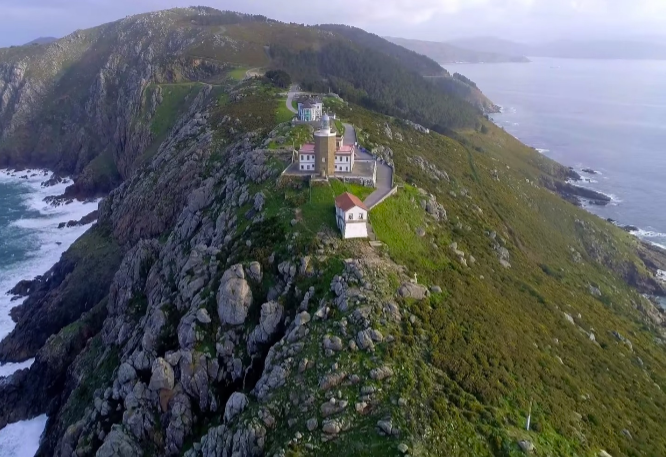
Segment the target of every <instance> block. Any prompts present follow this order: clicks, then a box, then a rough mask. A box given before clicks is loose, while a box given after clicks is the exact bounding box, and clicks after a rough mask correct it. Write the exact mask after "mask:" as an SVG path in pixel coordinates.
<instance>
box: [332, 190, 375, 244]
mask: <svg viewBox="0 0 666 457" xmlns="http://www.w3.org/2000/svg"><path fill="white" fill-rule="evenodd" d="M335 219H336V221H337V224H338V228H339V229H340V232H342V238H344V239H349V238H367V237H368V226H367V225H366V224H367V222H368V208H367V207H366V206H365V205H364V204H363V202H362V201H361V200H359V198H358V197H357V196H356V195H352V194H350V193H349V192H345V193H344V194H342V195H340V196H339V197H338V198H336V199H335Z"/></svg>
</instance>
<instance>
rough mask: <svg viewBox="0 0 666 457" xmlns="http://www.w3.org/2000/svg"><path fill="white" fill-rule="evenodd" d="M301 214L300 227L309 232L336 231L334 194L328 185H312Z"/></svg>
mask: <svg viewBox="0 0 666 457" xmlns="http://www.w3.org/2000/svg"><path fill="white" fill-rule="evenodd" d="M301 214H302V220H301V223H302V225H303V226H304V227H305V228H307V229H308V230H309V231H311V232H314V233H316V232H318V231H320V230H322V229H331V230H336V227H337V226H336V222H335V193H334V192H333V188H332V187H331V186H330V185H329V183H312V185H311V186H310V189H309V194H308V197H307V202H306V203H305V204H304V205H303V206H302V208H301Z"/></svg>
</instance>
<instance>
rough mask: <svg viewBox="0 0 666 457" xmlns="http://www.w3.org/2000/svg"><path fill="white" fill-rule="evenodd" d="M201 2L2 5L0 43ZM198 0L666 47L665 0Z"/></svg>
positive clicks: (404, 30)
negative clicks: (665, 29) (636, 41)
mask: <svg viewBox="0 0 666 457" xmlns="http://www.w3.org/2000/svg"><path fill="white" fill-rule="evenodd" d="M196 1H197V0H193V1H192V0H190V1H187V0H186V1H181V0H166V1H158V0H132V1H129V0H114V1H109V0H79V1H77V2H73V1H71V0H24V1H19V0H0V46H1V47H4V46H10V45H19V44H24V43H27V42H29V41H31V40H33V39H35V38H38V37H43V36H55V37H62V36H65V35H68V34H69V33H71V32H73V31H74V30H77V29H83V28H88V27H93V26H96V25H100V24H103V23H106V22H111V21H115V20H118V19H121V18H123V17H125V16H127V15H131V14H138V13H145V12H149V11H155V10H160V9H167V8H172V7H177V6H179V7H183V6H190V4H191V3H194V2H196ZM200 3H201V4H204V5H205V6H211V7H213V8H217V9H223V10H232V11H238V12H243V13H251V14H262V15H265V16H267V17H269V18H272V19H277V20H280V21H285V22H297V23H306V24H320V23H344V24H349V25H353V26H357V27H360V28H363V29H365V30H367V31H369V32H372V33H376V34H378V35H382V36H394V37H403V38H415V39H421V40H430V41H446V40H450V39H455V38H462V37H478V36H496V37H500V38H505V39H508V40H514V41H520V42H523V43H538V42H544V41H549V40H558V39H591V40H599V39H608V40H612V39H628V38H630V39H645V40H656V41H662V42H664V43H666V34H664V33H663V32H662V29H663V26H664V25H666V1H663V0H632V1H631V2H628V1H625V0H571V1H565V2H562V1H561V0H386V1H383V2H379V1H377V0H339V1H338V2H337V3H336V6H337V7H336V8H331V3H330V2H316V3H315V2H308V1H306V0H291V1H288V2H279V3H278V2H273V1H269V0H254V1H251V2H249V1H247V0H228V1H202V2H200ZM286 6H288V7H286Z"/></svg>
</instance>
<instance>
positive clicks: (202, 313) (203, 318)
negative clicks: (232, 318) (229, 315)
mask: <svg viewBox="0 0 666 457" xmlns="http://www.w3.org/2000/svg"><path fill="white" fill-rule="evenodd" d="M197 320H198V321H199V322H201V323H202V324H210V323H211V322H212V320H211V318H210V315H209V314H208V311H206V309H205V308H201V309H199V311H197Z"/></svg>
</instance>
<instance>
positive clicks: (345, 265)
mask: <svg viewBox="0 0 666 457" xmlns="http://www.w3.org/2000/svg"><path fill="white" fill-rule="evenodd" d="M155 17H157V18H160V20H162V19H164V18H167V19H168V18H171V19H173V18H174V17H175V18H181V19H179V20H178V21H176V22H177V23H181V22H179V21H184V22H185V23H186V25H183V28H182V29H181V28H176V29H175V30H176V31H175V32H173V33H174V34H175V35H174V36H180V37H181V38H182V37H183V34H187V33H190V32H188V31H191V30H192V29H190V27H191V25H192V24H193V23H195V24H204V25H197V26H196V27H197V28H196V33H197V34H198V33H202V34H204V35H195V38H196V39H195V41H193V42H192V45H193V46H194V47H193V48H191V49H189V48H188V49H189V50H188V51H187V53H189V54H187V53H186V54H184V55H177V56H176V60H173V59H174V56H173V55H172V54H170V53H169V52H164V53H157V51H155V54H154V55H153V56H152V57H151V61H153V62H163V64H162V65H164V66H163V70H161V71H160V73H159V78H164V79H159V78H158V79H154V80H152V81H150V82H147V83H146V85H145V87H144V89H143V90H142V91H141V93H140V95H139V102H138V106H137V107H136V108H135V111H134V113H133V115H132V117H131V119H129V121H128V125H129V126H130V127H131V128H132V129H139V130H145V131H146V132H147V133H146V135H148V137H149V140H146V141H145V142H144V143H143V145H144V147H143V148H141V149H137V154H136V158H135V159H133V160H134V162H135V163H136V165H134V166H136V171H135V172H131V173H130V176H129V177H128V178H126V179H124V180H123V183H122V184H120V185H119V186H118V187H117V188H115V189H114V190H113V191H112V192H111V193H110V194H109V195H108V196H106V198H105V199H104V201H103V202H102V204H101V205H100V211H99V220H98V222H97V224H96V225H95V226H93V228H91V229H90V230H89V231H88V232H87V233H86V234H85V235H84V236H83V237H82V238H81V239H80V240H78V241H77V242H76V243H75V244H74V245H73V246H72V247H71V248H70V250H68V252H67V253H66V254H65V255H64V256H63V257H62V259H61V260H60V262H58V264H56V265H55V266H54V267H53V268H52V269H51V270H50V271H49V272H48V273H46V274H45V275H44V276H43V277H40V278H37V279H36V280H35V281H33V282H30V283H27V284H21V285H20V287H17V288H16V289H15V291H14V292H16V293H22V294H27V299H26V301H25V302H24V303H23V305H21V306H20V307H19V308H18V309H17V310H15V311H14V313H13V315H14V316H15V317H16V318H17V319H18V325H17V328H16V330H15V331H14V332H12V334H11V335H10V336H9V337H8V338H7V339H5V340H4V341H3V342H2V343H1V344H0V361H3V362H4V361H9V360H14V361H21V360H25V359H28V358H31V357H35V362H34V364H33V365H32V366H31V367H30V369H25V370H21V371H19V372H17V373H16V374H15V375H14V376H13V377H12V378H11V380H7V381H3V382H0V426H4V425H5V424H7V423H10V422H16V421H19V420H23V419H26V418H30V417H34V416H35V415H39V414H44V413H47V414H48V417H49V420H48V423H47V428H46V431H45V434H44V436H43V438H42V441H41V444H40V449H39V451H38V453H37V455H39V456H63V457H64V456H71V455H77V456H79V457H84V456H93V455H97V456H103V457H104V456H112V455H119V454H120V455H133V456H134V455H136V456H142V455H143V456H171V455H184V456H187V457H199V456H202V457H203V456H205V457H209V456H217V455H235V456H239V457H240V456H260V455H285V456H287V455H290V456H306V455H317V456H329V455H360V456H371V455H395V456H398V455H404V454H406V453H408V454H409V455H414V456H430V455H433V456H437V455H447V456H469V455H474V456H498V455H499V456H520V455H524V453H525V452H529V453H531V454H533V455H537V456H548V455H579V456H606V455H609V454H610V455H612V456H616V457H617V456H630V455H646V456H647V455H649V456H652V455H664V454H665V453H666V437H664V435H663V433H661V432H662V430H663V411H664V408H665V407H666V394H665V393H664V389H665V388H666V352H665V349H664V347H665V345H666V343H665V341H666V316H665V315H664V313H663V312H662V311H660V310H659V308H657V307H656V306H655V305H654V304H653V303H652V302H651V301H650V300H649V299H648V298H647V297H646V296H644V295H643V294H646V295H663V294H664V293H665V292H666V291H665V290H664V284H663V283H662V282H660V281H659V280H658V278H656V276H655V272H656V270H666V253H665V252H663V251H661V250H658V249H650V250H648V249H646V248H645V247H644V246H643V245H642V244H641V243H640V242H639V241H638V240H637V239H636V238H634V237H632V236H631V235H629V234H627V233H625V232H624V231H622V230H620V229H619V228H617V227H615V226H614V225H612V224H610V223H608V222H606V221H603V220H601V219H599V218H597V217H595V216H593V215H591V214H589V213H587V212H585V211H583V210H582V209H580V208H577V207H575V206H574V205H571V204H570V203H568V202H567V201H565V200H563V199H562V198H560V197H559V196H557V195H556V194H555V193H553V192H551V190H550V189H556V188H557V184H561V183H563V182H564V180H566V179H567V178H568V176H569V175H570V171H569V170H568V169H566V168H565V167H563V166H561V165H559V164H557V163H555V162H553V161H551V160H549V159H547V158H545V157H544V156H542V155H541V154H538V153H537V152H536V151H535V150H533V149H531V148H528V147H526V146H525V145H522V144H521V143H520V142H519V141H518V140H516V139H515V138H513V137H511V136H510V135H508V134H506V133H505V132H504V131H502V130H501V129H499V128H497V127H496V126H494V125H493V124H491V123H490V122H488V121H487V120H485V119H484V118H483V117H482V116H481V115H480V114H477V118H476V120H475V125H474V126H473V127H476V128H470V127H466V128H460V129H455V130H449V131H448V132H447V133H448V136H444V135H440V134H438V133H437V132H433V131H430V132H429V133H425V129H422V128H418V126H415V125H414V124H413V123H410V122H406V121H405V120H404V119H402V118H399V117H389V116H387V115H385V114H382V113H380V112H377V111H374V110H371V109H368V108H366V107H364V106H361V105H359V104H354V103H349V102H348V101H344V100H340V99H338V98H335V97H327V98H326V99H325V103H326V105H327V108H328V109H331V110H334V111H335V112H336V114H337V115H338V116H339V117H340V119H341V120H343V121H345V122H349V123H351V124H352V125H353V126H354V127H355V129H356V133H357V139H358V141H359V142H360V143H361V144H362V145H363V146H364V147H366V148H367V149H369V150H371V151H372V152H373V154H375V155H376V156H377V157H380V158H381V159H382V160H384V162H386V163H388V164H391V166H393V167H394V168H395V181H396V184H397V185H398V191H397V193H396V194H395V195H394V196H392V197H390V198H388V199H387V200H385V201H384V202H383V203H382V204H381V205H379V206H377V207H376V208H374V209H373V210H372V211H371V212H370V215H369V217H370V220H369V222H370V223H371V225H372V227H373V230H374V232H375V234H376V236H377V240H378V241H379V242H380V244H379V245H377V244H376V243H375V244H374V245H370V244H369V243H368V242H367V241H365V240H341V239H340V238H339V235H338V229H337V227H336V221H335V210H334V199H335V197H336V196H337V195H339V194H341V193H342V192H345V191H349V192H352V193H356V194H358V195H367V192H368V189H364V188H362V187H360V186H358V185H354V184H351V183H345V182H341V181H338V180H335V179H331V180H329V181H328V182H309V181H308V180H306V179H300V178H299V177H294V178H289V177H284V176H281V173H282V171H283V170H284V167H285V166H287V164H289V163H290V162H291V160H292V156H293V151H292V150H291V144H292V143H293V144H294V145H295V146H296V147H298V146H299V145H300V144H302V143H303V142H305V141H308V140H310V141H311V140H312V130H311V129H309V128H308V127H307V126H292V125H291V123H288V122H282V121H283V120H284V119H283V116H282V111H283V110H284V103H285V97H284V94H283V93H282V89H280V88H277V87H273V86H271V85H270V83H269V82H268V81H267V80H265V79H263V78H254V79H247V80H236V79H234V76H237V75H238V73H239V72H240V71H235V72H233V73H231V74H230V72H229V69H230V68H234V69H236V70H242V69H244V68H248V67H249V65H252V64H254V65H255V67H254V68H256V66H258V65H266V66H270V65H280V64H284V62H282V61H279V60H275V59H273V60H271V54H270V52H273V50H274V49H275V48H276V45H275V44H274V45H272V46H271V49H269V51H270V52H269V53H267V52H266V49H265V48H264V46H265V44H266V43H279V44H280V46H281V47H280V53H281V54H280V55H281V56H287V58H291V57H293V56H301V57H302V56H312V55H314V56H315V58H313V59H312V60H304V61H301V62H300V66H298V67H297V68H299V69H306V68H308V66H307V65H304V64H303V62H305V63H307V64H309V63H313V64H314V65H315V69H316V71H317V72H321V73H319V77H322V76H323V75H326V77H327V78H332V77H337V78H340V79H342V78H343V77H348V78H350V79H349V80H348V81H349V82H347V84H348V85H349V86H352V87H353V88H354V89H355V90H359V89H358V87H367V86H363V84H365V82H364V81H355V80H354V79H353V78H352V76H353V75H351V76H348V75H346V74H344V73H343V72H342V70H335V69H329V67H328V66H327V64H326V62H322V61H320V60H319V59H322V60H323V59H325V56H330V55H334V54H333V53H332V52H331V51H328V50H327V49H340V50H344V51H345V52H351V53H358V55H360V56H363V57H369V58H371V60H366V62H367V63H368V65H369V64H371V63H372V64H374V63H375V62H378V65H379V66H380V67H379V68H380V69H388V68H393V69H400V70H398V71H399V72H400V75H404V73H403V72H404V71H405V70H404V69H402V67H399V66H393V67H391V66H389V62H393V64H394V65H395V62H396V60H397V61H398V62H400V59H401V58H400V57H399V56H398V57H396V56H395V55H394V56H393V57H391V56H390V55H387V54H386V53H382V52H377V51H376V50H374V49H370V51H374V52H372V53H371V52H370V51H369V50H368V48H362V47H360V46H359V45H358V44H356V42H352V43H353V46H351V45H349V42H350V40H349V38H346V37H342V36H340V35H335V34H331V32H330V31H325V30H320V29H317V28H313V27H308V28H305V27H300V26H291V25H286V24H280V23H274V22H270V21H269V22H267V21H266V20H265V18H264V19H261V18H252V17H246V16H243V17H242V18H243V19H242V20H240V21H239V19H238V18H239V17H238V16H233V15H230V13H218V12H214V11H211V10H208V9H186V10H177V11H168V12H161V13H156V14H155V15H146V16H139V17H138V18H130V19H129V20H128V23H131V24H134V25H136V24H137V23H139V22H144V23H150V24H147V25H146V27H152V26H155V24H156V23H154V22H152V19H153V18H155ZM183 18H185V19H183ZM149 19H150V20H149ZM171 19H169V20H171ZM230 22H231V23H230ZM157 24H162V23H161V22H158V23H157ZM159 27H161V26H157V29H159ZM198 27H204V28H203V29H199V28H198ZM208 27H210V29H208ZM221 28H223V29H224V34H222V35H221V34H220V33H221V32H220V30H221ZM157 29H156V30H152V32H151V35H153V36H155V35H156V34H158V30H157ZM208 32H210V35H205V33H208ZM193 33H194V32H193ZM357 33H358V32H355V34H357ZM105 36H106V39H108V40H110V41H113V40H120V41H122V38H123V37H122V36H121V35H120V34H119V35H111V34H110V32H109V35H105ZM221 37H226V40H228V41H225V46H221V47H218V46H217V45H216V43H219V42H220V40H222V38H221ZM201 38H204V39H203V40H201ZM174 40H175V38H174V39H173V40H169V41H167V42H166V43H167V44H168V43H171V44H173V45H176V44H177V42H176V41H174ZM232 40H233V41H232ZM273 40H274V41H273ZM377 43H378V44H375V45H374V46H377V45H382V43H381V42H377ZM382 46H383V45H382ZM313 47H314V48H315V49H316V50H317V51H320V53H316V52H314V51H313V50H312V49H313ZM137 49H140V47H139V48H137ZM155 49H157V48H155ZM387 49H391V48H390V47H389V48H387ZM20 52H22V53H23V52H26V51H25V50H20ZM223 53H224V54H223ZM406 55H407V56H410V57H409V58H414V57H413V56H411V55H410V54H406ZM223 59H228V60H223ZM349 61H351V62H355V60H354V57H352V58H351V59H349V60H348V61H347V62H349ZM232 62H233V63H232ZM289 62H291V61H289ZM88 63H89V64H90V65H92V63H90V62H88ZM290 65H295V66H296V65H299V62H298V61H297V62H295V63H291V64H290ZM356 65H357V66H356V68H357V69H364V67H363V66H362V65H361V63H360V62H359V63H357V64H356ZM97 70H99V71H102V70H103V68H102V67H100V68H98V69H97ZM346 70H348V69H345V71H346ZM335 71H339V72H340V73H334V72H335ZM127 72H128V74H129V73H131V69H127ZM92 73H96V71H93V72H92ZM322 73H323V74H322ZM123 74H124V73H123ZM336 75H337V76H336ZM417 76H418V75H417ZM405 78H409V79H408V81H409V82H414V81H417V79H415V77H414V76H413V75H412V74H409V75H406V76H405ZM441 79H442V80H444V78H441ZM449 79H450V78H449ZM132 81H134V80H133V79H127V80H123V81H119V82H118V84H119V86H118V87H119V89H118V90H119V92H126V91H128V90H129V88H128V87H126V86H125V84H130V87H131V84H132ZM393 81H394V80H393V79H391V78H387V79H376V80H375V84H376V85H377V86H378V88H377V89H376V90H378V91H380V92H381V91H382V90H384V91H386V92H389V93H391V91H392V90H393V87H392V83H393ZM459 82H460V83H461V84H466V85H467V86H469V87H472V83H471V82H464V81H459ZM353 84H356V85H353ZM426 84H428V85H427V86H426V85H424V86H421V87H420V88H418V90H425V89H424V88H429V89H430V90H431V91H432V92H431V93H432V100H433V101H432V103H447V101H441V99H440V98H438V97H440V94H441V93H445V92H440V91H441V90H442V89H440V88H437V87H436V86H435V84H434V83H429V82H426ZM348 90H349V91H350V93H352V94H353V92H352V91H351V88H349V89H348ZM371 95H372V94H371V93H369V94H368V96H371ZM375 100H379V98H375ZM456 103H457V102H456ZM453 106H456V104H455V103H454V105H453ZM379 108H381V109H382V110H384V109H386V108H387V107H379ZM447 108H449V109H450V108H451V107H450V106H449V107H447ZM413 114H414V115H424V114H423V113H419V112H416V113H413ZM109 122H111V123H113V122H114V119H103V120H102V123H103V125H104V126H105V127H106V128H108V126H107V125H106V123H109ZM114 125H115V124H114ZM280 145H290V146H289V147H288V148H285V149H281V148H280ZM530 411H531V424H532V426H531V428H530V430H526V429H525V419H526V417H527V415H528V413H529V412H530ZM523 450H525V451H523Z"/></svg>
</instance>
